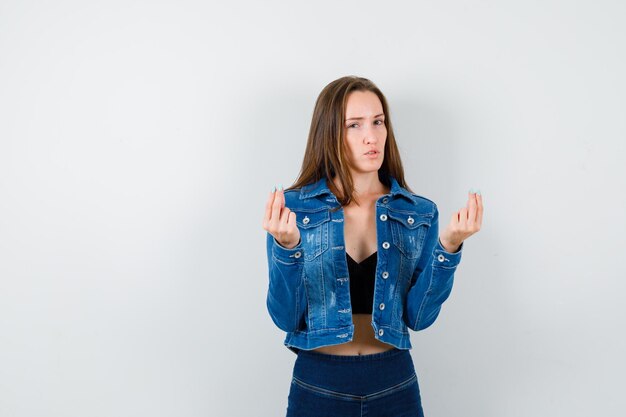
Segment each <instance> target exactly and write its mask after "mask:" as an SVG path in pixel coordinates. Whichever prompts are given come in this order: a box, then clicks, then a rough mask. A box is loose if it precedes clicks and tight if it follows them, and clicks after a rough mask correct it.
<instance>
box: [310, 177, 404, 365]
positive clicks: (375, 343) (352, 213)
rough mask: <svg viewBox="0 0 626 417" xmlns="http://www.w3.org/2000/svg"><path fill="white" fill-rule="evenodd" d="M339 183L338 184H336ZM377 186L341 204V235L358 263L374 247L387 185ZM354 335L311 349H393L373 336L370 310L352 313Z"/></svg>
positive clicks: (362, 351)
mask: <svg viewBox="0 0 626 417" xmlns="http://www.w3.org/2000/svg"><path fill="white" fill-rule="evenodd" d="M336 185H337V187H340V184H336ZM380 185H381V188H380V190H378V192H374V193H366V194H362V195H361V196H359V200H361V203H362V204H361V206H360V207H359V206H357V205H356V204H354V202H352V203H351V204H349V205H347V206H344V207H343V211H344V239H345V243H346V251H347V252H349V253H350V257H351V258H352V259H354V260H355V261H356V262H357V263H360V262H361V261H362V260H363V259H365V258H366V257H367V256H369V255H370V254H372V253H373V252H375V251H376V250H377V240H376V200H377V199H378V198H379V197H380V196H382V195H383V194H388V193H389V191H390V189H389V188H388V187H386V186H385V187H384V186H383V185H382V184H380ZM352 322H353V323H354V335H353V337H352V340H351V341H349V342H344V343H341V344H338V345H331V346H322V347H319V348H316V349H313V350H314V351H317V352H320V353H328V354H331V355H370V354H373V353H379V352H384V351H386V350H390V349H393V346H392V345H390V344H388V343H383V342H381V341H380V340H378V339H376V336H375V334H374V328H373V327H372V315H371V314H352Z"/></svg>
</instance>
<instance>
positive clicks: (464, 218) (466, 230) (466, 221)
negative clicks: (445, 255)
mask: <svg viewBox="0 0 626 417" xmlns="http://www.w3.org/2000/svg"><path fill="white" fill-rule="evenodd" d="M482 222H483V198H482V196H481V195H480V194H478V193H476V192H474V190H470V191H469V193H468V199H467V205H466V206H465V207H463V208H461V209H460V210H459V211H457V212H455V213H453V214H452V217H451V218H450V223H449V224H448V226H447V227H446V229H445V230H444V231H443V232H442V233H441V236H440V238H439V239H440V240H441V243H442V245H443V246H444V247H445V248H446V250H448V251H449V252H456V250H457V249H458V247H459V246H460V245H461V243H463V241H464V240H465V239H467V238H468V237H470V236H471V235H473V234H474V233H476V232H478V231H479V230H480V227H481V226H482Z"/></svg>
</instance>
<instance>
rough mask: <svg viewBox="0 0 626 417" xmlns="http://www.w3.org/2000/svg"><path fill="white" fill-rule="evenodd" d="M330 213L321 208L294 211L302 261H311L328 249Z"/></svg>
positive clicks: (326, 209)
mask: <svg viewBox="0 0 626 417" xmlns="http://www.w3.org/2000/svg"><path fill="white" fill-rule="evenodd" d="M329 222H330V213H329V211H328V208H326V207H322V208H321V209H319V210H315V211H308V210H307V211H305V210H298V211H296V224H297V226H298V228H299V229H300V237H301V239H302V248H303V249H304V260H305V261H311V260H313V259H315V258H317V257H318V256H320V255H321V254H322V253H324V252H325V251H326V250H327V249H328V240H329V238H328V223H329Z"/></svg>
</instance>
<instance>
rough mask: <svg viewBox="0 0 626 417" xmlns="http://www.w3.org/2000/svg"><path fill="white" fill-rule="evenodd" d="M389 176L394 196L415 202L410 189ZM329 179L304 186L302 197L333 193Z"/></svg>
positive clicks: (322, 179) (324, 178)
mask: <svg viewBox="0 0 626 417" xmlns="http://www.w3.org/2000/svg"><path fill="white" fill-rule="evenodd" d="M388 178H389V180H390V182H391V189H390V194H391V195H392V196H394V197H395V196H396V195H403V196H405V197H406V198H407V199H408V200H409V201H411V202H413V198H412V196H411V193H410V192H409V191H407V190H405V189H404V188H403V187H400V184H398V181H397V180H396V179H395V178H394V177H392V176H391V175H389V176H388ZM327 181H328V180H327V179H326V177H323V178H321V179H319V180H317V181H316V182H314V183H311V184H307V185H305V186H303V187H302V189H301V190H300V199H301V200H302V199H305V198H312V197H316V196H318V195H323V194H332V192H331V191H330V189H329V188H328V182H327Z"/></svg>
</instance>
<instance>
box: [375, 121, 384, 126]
mask: <svg viewBox="0 0 626 417" xmlns="http://www.w3.org/2000/svg"><path fill="white" fill-rule="evenodd" d="M376 122H380V123H379V124H378V125H379V126H380V125H384V124H385V121H384V120H376Z"/></svg>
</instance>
